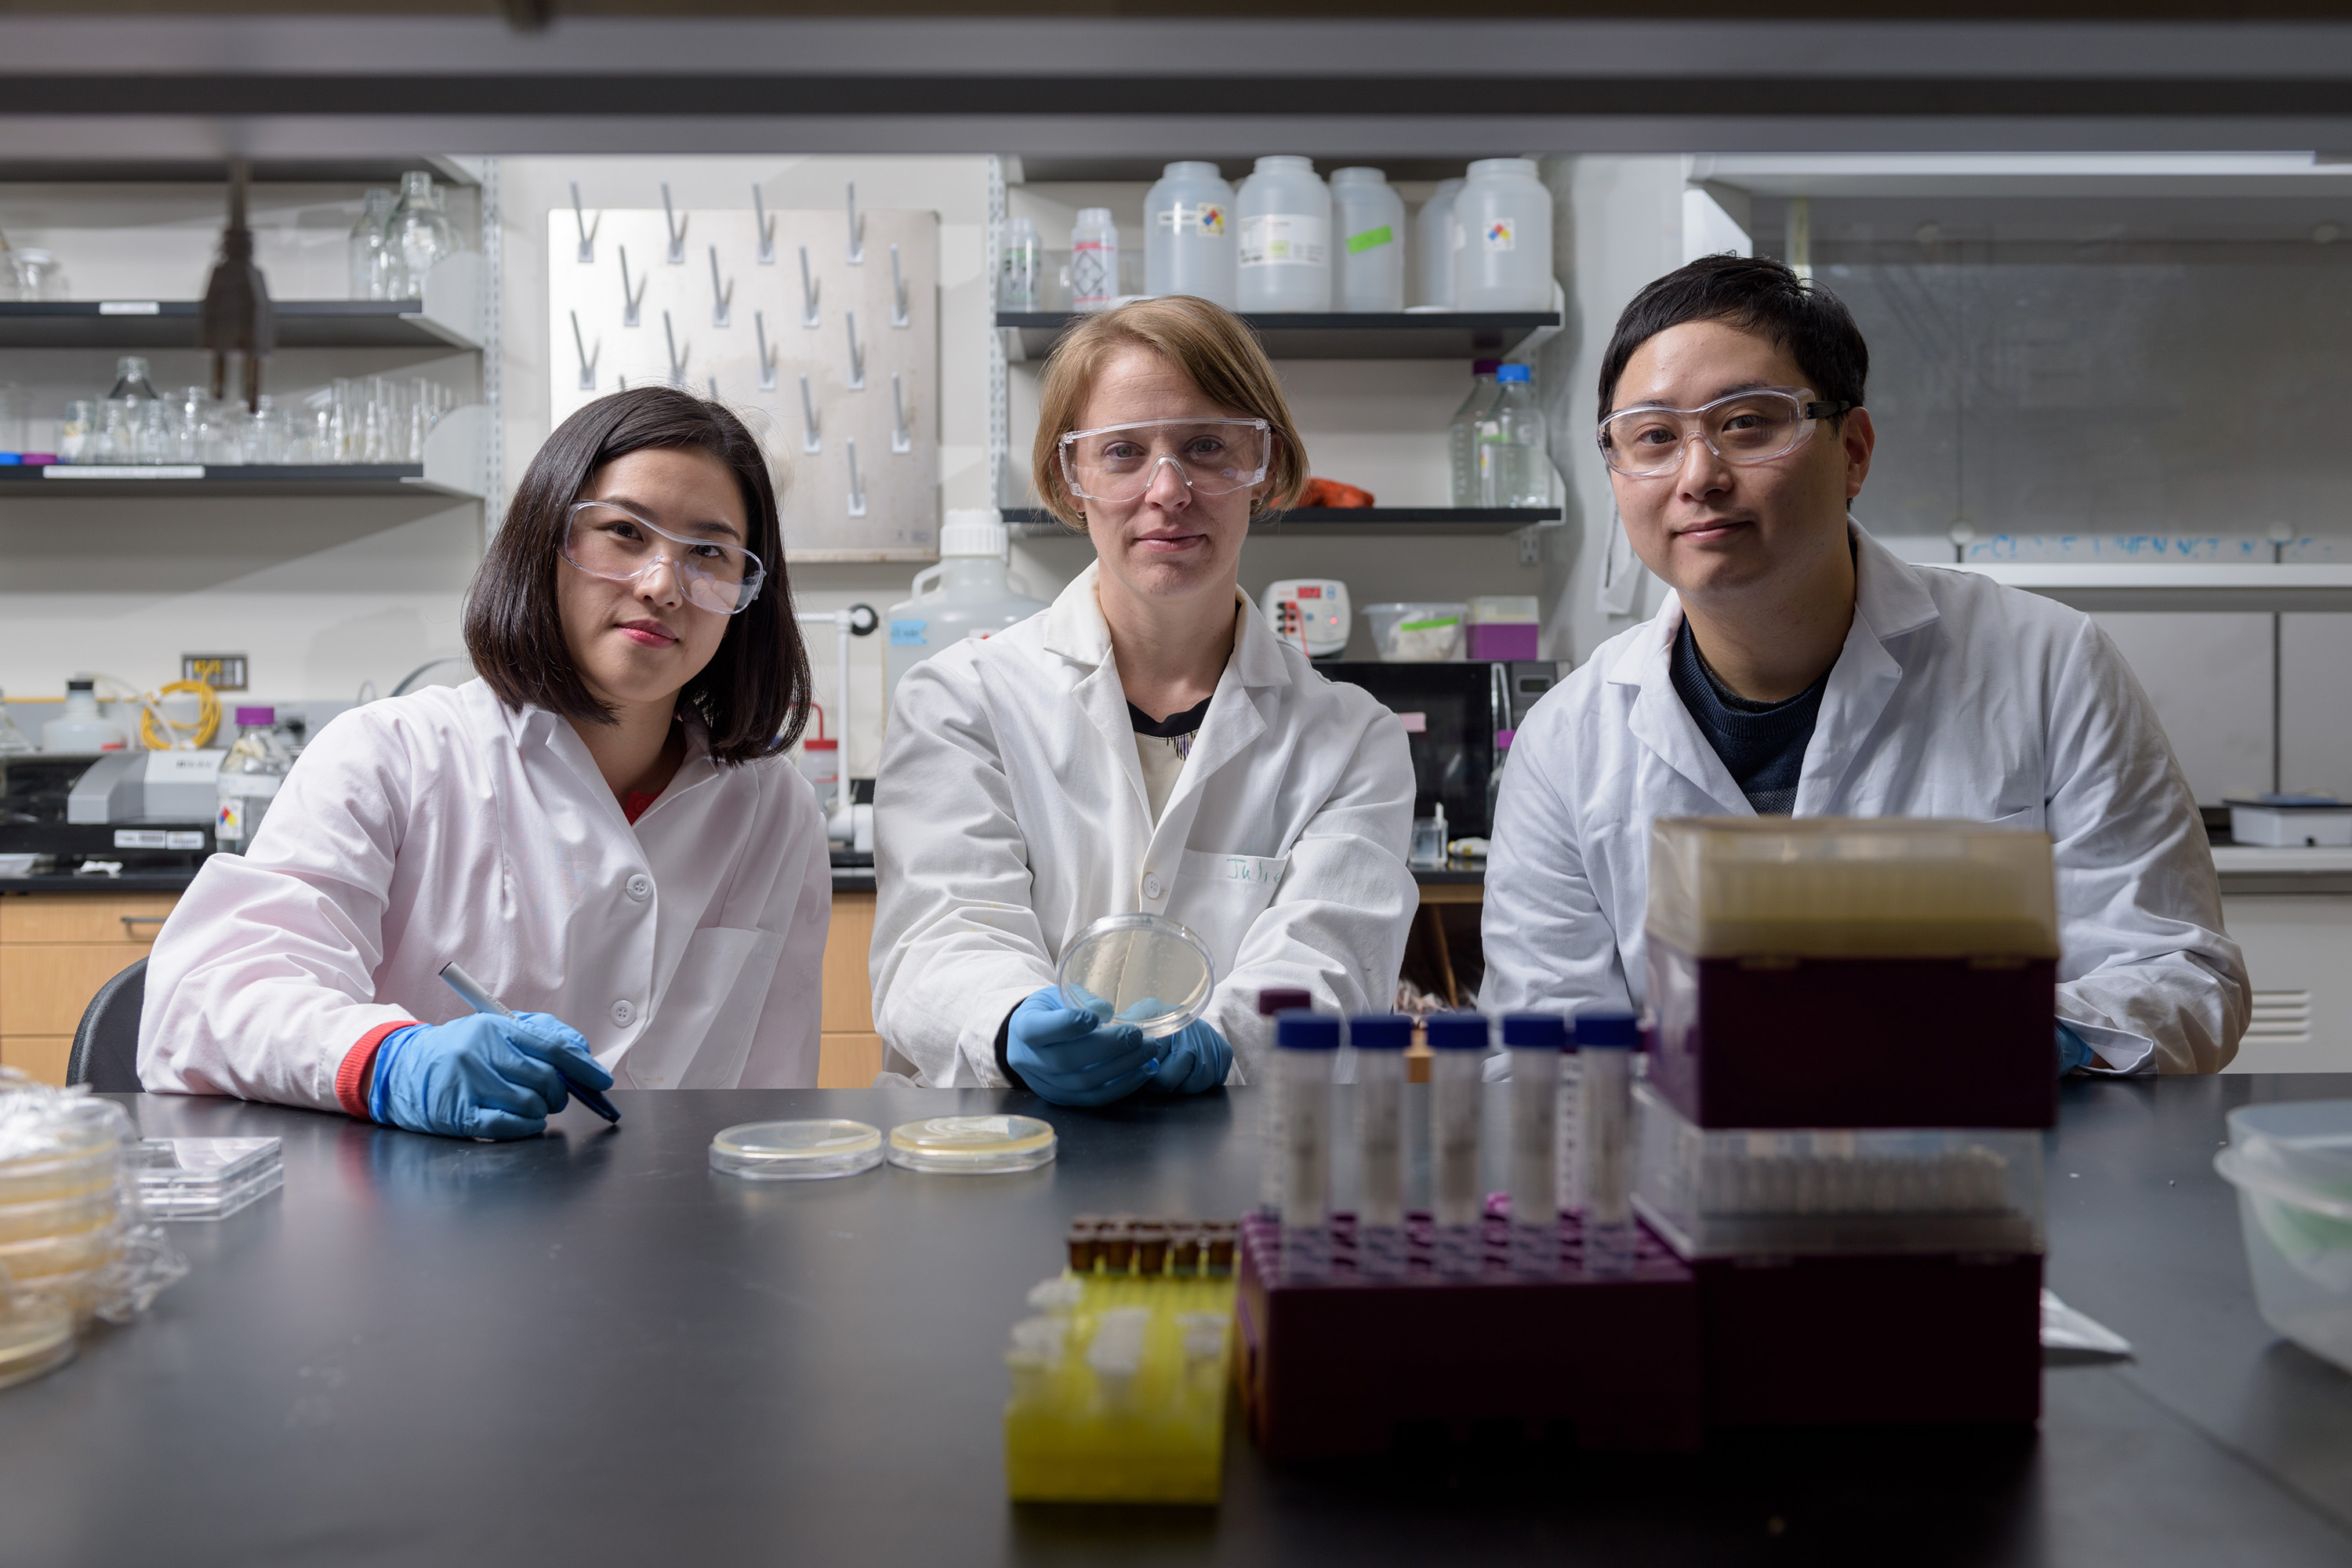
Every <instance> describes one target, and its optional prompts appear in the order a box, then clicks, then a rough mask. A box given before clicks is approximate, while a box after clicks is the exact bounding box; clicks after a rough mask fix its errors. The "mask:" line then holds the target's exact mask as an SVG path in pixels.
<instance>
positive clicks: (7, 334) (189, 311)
mask: <svg viewBox="0 0 2352 1568" xmlns="http://www.w3.org/2000/svg"><path fill="white" fill-rule="evenodd" d="M203 309H204V307H203V305H202V303H201V302H200V301H197V300H54V301H52V300H43V301H39V302H37V303H31V304H26V303H0V348H12V349H193V348H197V347H200V346H202V345H201V344H200V343H199V342H198V341H197V340H198V332H199V328H200V327H201V324H202V322H201V315H202V311H203ZM272 310H273V312H274V314H275V315H276V317H277V321H278V347H279V348H283V349H415V348H423V349H438V350H443V351H447V350H452V349H456V350H467V351H471V350H475V349H478V348H479V347H480V345H479V344H478V343H476V342H473V341H472V340H471V339H469V338H467V337H466V336H465V335H464V334H463V333H461V332H459V331H457V330H456V329H455V328H454V327H451V326H449V325H447V324H446V323H444V322H441V321H436V320H435V319H434V318H433V317H431V316H428V315H426V314H425V304H424V301H423V300H277V301H274V302H273V306H272Z"/></svg>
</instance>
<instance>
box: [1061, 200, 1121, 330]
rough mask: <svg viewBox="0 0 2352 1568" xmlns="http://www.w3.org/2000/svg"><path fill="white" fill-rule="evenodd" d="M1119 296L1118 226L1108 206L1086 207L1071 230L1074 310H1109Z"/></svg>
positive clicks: (1071, 306) (1071, 271)
mask: <svg viewBox="0 0 2352 1568" xmlns="http://www.w3.org/2000/svg"><path fill="white" fill-rule="evenodd" d="M1116 298H1118V225H1117V224H1115V223H1113V222H1112V221H1111V216H1110V209H1109V208H1108V207H1086V208H1083V209H1081V210H1080V212H1079V213H1078V221H1077V223H1076V226H1074V227H1073V228H1072V229H1071V230H1070V309H1072V310H1109V309H1110V304H1111V301H1112V300H1114V299H1116Z"/></svg>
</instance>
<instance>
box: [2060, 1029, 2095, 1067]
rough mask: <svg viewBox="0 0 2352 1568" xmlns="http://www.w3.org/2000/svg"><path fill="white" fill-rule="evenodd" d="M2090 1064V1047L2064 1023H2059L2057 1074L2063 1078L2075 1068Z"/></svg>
mask: <svg viewBox="0 0 2352 1568" xmlns="http://www.w3.org/2000/svg"><path fill="white" fill-rule="evenodd" d="M2091 1065H2092V1057H2091V1047H2089V1046H2088V1045H2085V1044H2084V1040H2083V1037H2082V1036H2080V1035H2078V1034H2076V1033H2075V1032H2074V1030H2072V1029H2070V1028H2068V1027H2067V1026H2065V1025H2063V1024H2061V1025H2059V1026H2058V1076H2059V1077H2060V1078H2064V1077H2065V1076H2066V1075H2067V1074H2068V1073H2070V1072H2073V1071H2074V1069H2075V1068H2086V1067H2089V1066H2091Z"/></svg>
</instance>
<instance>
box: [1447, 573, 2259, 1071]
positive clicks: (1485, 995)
mask: <svg viewBox="0 0 2352 1568" xmlns="http://www.w3.org/2000/svg"><path fill="white" fill-rule="evenodd" d="M1854 537H1855V539H1856V540H1857V549H1856V557H1855V564H1856V567H1857V578H1858V580H1857V584H1856V602H1855V605H1854V616H1853V626H1852V628H1851V629H1850V630H1849V631H1848V632H1847V634H1846V639H1845V647H1844V648H1843V651H1841V652H1840V654H1839V655H1838V660H1837V664H1836V666H1835V667H1834V668H1832V671H1831V673H1830V679H1829V686H1828V689H1826V690H1825V691H1824V692H1823V693H1822V706H1821V716H1820V719H1819V720H1818V721H1817V722H1816V723H1815V725H1814V729H1813V736H1812V740H1811V743H1810V744H1809V745H1808V746H1807V747H1806V749H1805V761H1804V770H1803V773H1802V774H1801V776H1800V779H1799V782H1798V785H1797V805H1796V815H1797V816H1954V817H1969V818H1973V819H1975V820H1977V821H1979V822H1990V823H1998V824H2000V825H2002V826H2012V827H2021V828H2027V827H2031V828H2041V829H2043V830H2045V831H2047V832H2048V833H2049V834H2050V836H2051V838H2052V839H2053V842H2054V845H2055V854H2056V859H2057V889H2058V924H2059V945H2060V949H2061V956H2060V958H2059V962H2058V1016H2059V1017H2060V1018H2062V1019H2063V1020H2064V1021H2065V1022H2067V1023H2068V1024H2069V1025H2071V1026H2074V1028H2075V1029H2076V1030H2077V1031H2078V1032H2080V1033H2081V1035H2082V1036H2083V1037H2084V1040H2085V1041H2087V1042H2088V1043H2089V1044H2090V1045H2091V1047H2093V1048H2094V1049H2095V1050H2096V1051H2098V1052H2099V1054H2100V1055H2101V1056H2102V1057H2103V1058H2105V1060H2106V1061H2107V1063H2108V1064H2109V1065H2110V1067H2112V1068H2115V1069H2116V1070H2118V1071H2124V1072H2134V1071H2140V1072H2147V1071H2157V1070H2159V1069H2160V1070H2162V1071H2165V1072H2212V1071H2216V1070H2218V1069H2219V1068H2221V1067H2222V1066H2223V1065H2224V1064H2226V1063H2227V1062H2228V1061H2229V1060H2230V1058H2231V1057H2232V1056H2234V1055H2235V1054H2236V1053H2237V1048H2238V1037H2239V1036H2241V1035H2242V1034H2243V1033H2244V1032H2245V1028H2246V1021H2247V1016H2248V1014H2249V1011H2250V1009H2251V1005H2252V994H2251V992H2250V990H2249V988H2248V985H2247V981H2246V967H2245V962H2244V960H2243V958H2242V956H2241V955H2240V953H2239V952H2238V946H2237V943H2235V942H2231V940H2230V939H2229V938H2228V937H2227V936H2225V935H2223V934H2222V931H2221V886H2220V882H2219V879H2217V877H2216V876H2215V874H2214V870H2213V859H2212V855H2211V853H2210V850H2209V849H2208V847H2207V845H2206V839H2205V830H2204V828H2203V826H2201V825H2200V821H2199V818H2198V815H2197V807H2196V805H2195V802H2194V801H2193V799H2192V798H2191V796H2190V795H2189V786H2188V784H2186V782H2185V781H2184V780H2183V779H2182V778H2181V775H2180V769H2179V764H2178V763H2175V762H2174V760H2173V756H2172V749H2171V746H2170V745H2169V743H2168V742H2167V741H2166V740H2165V737H2164V731H2163V729H2162V728H2161V727H2160V726H2159V725H2158V722H2157V719H2156V714H2155V711H2154V710H2152V709H2151V708H2150V707H2149V705H2148V701H2147V695H2146V694H2145V693H2144V692H2142V691H2141V689H2140V688H2139V683H2138V682H2137V680H2135V679H2133V678H2132V673H2131V671H2130V669H2129V668H2126V665H2125V663H2124V660H2123V658H2122V656H2121V655H2119V654H2118V653H2116V649H2115V645H2114V644H2112V643H2110V642H2109V641H2108V640H2107V637H2106V635H2105V633H2103V632H2102V631H2100V630H2099V628H2098V626H2096V625H2095V624H2094V623H2093V622H2092V620H2091V619H2090V617H2089V616H2084V615H2083V614H2082V613H2081V612H2079V611H2076V610H2071V609H2068V608H2066V607H2064V606H2063V605H2058V604H2056V603H2054V602H2053V601H2052V600H2049V599H2045V598H2041V597H2039V596H2037V595H2031V594H2025V593H2021V592H2019V591H2017V590H2015V589H2011V588H2005V587H2001V586H1999V585H1997V584H1993V583H1991V582H1989V581H1987V580H1986V579H1984V578H1982V577H1979V576H1974V575H1971V574H1968V573H1963V572H1952V571H1945V570H1939V569H1937V568H1935V567H1927V566H1914V565H1911V564H1909V563H1906V562H1904V561H1901V560H1899V559H1897V558H1896V557H1895V555H1894V554H1893V552H1890V551H1888V550H1887V549H1886V548H1885V546H1883V545H1881V544H1879V543H1878V542H1875V541H1874V540H1873V539H1872V538H1871V537H1870V536H1869V535H1868V534H1866V533H1863V532H1861V531H1859V530H1856V531H1855V534H1854ZM1681 624H1682V609H1681V605H1679V604H1678V603H1677V602H1676V601H1675V600H1674V599H1672V598H1669V599H1668V600H1667V602H1666V604H1665V605H1664V608H1663V609H1661V610H1660V612H1659V613H1658V615H1657V616H1655V617H1654V619H1652V620H1650V621H1647V622H1645V623H1643V625H1641V626H1635V627H1633V629H1632V630H1630V631H1626V632H1623V633H1621V634H1619V635H1618V636H1617V637H1612V638H1611V639H1610V640H1609V641H1608V642H1606V643H1604V644H1602V645H1601V647H1599V648H1598V649H1596V650H1595V651H1594V653H1593V655H1592V658H1591V659H1590V660H1588V661H1587V662H1586V663H1585V664H1584V665H1583V666H1582V667H1581V668H1579V669H1577V670H1576V672H1575V673H1574V674H1573V675H1571V676H1570V678H1569V679H1567V680H1565V681H1563V682H1561V683H1560V685H1559V687H1557V688H1555V689H1553V690H1552V691H1550V692H1549V693H1547V694H1546V695H1545V696H1544V698H1543V699H1542V700H1541V701H1539V702H1538V703H1537V704H1536V706H1535V709H1534V710H1533V711H1532V712H1531V713H1530V714H1529V715H1528V721H1527V722H1526V723H1525V724H1523V725H1522V726H1520V729H1519V732H1518V737H1517V741H1516V742H1514V743H1513V745H1512V747H1511V755H1510V761H1509V763H1508V764H1507V766H1506V767H1505V768H1504V771H1503V788H1502V796H1501V800H1500V803H1499V805H1498V806H1497V808H1496V825H1495V834H1494V850H1493V858H1492V859H1491V860H1490V861H1489V862H1488V866H1487V871H1486V912H1485V922H1484V930H1485V938H1486V983H1485V985H1484V988H1483V989H1482V991H1481V994H1480V1002H1481V1004H1482V1005H1484V1006H1486V1008H1487V1009H1489V1010H1490V1011H1511V1010H1515V1009H1518V1008H1555V1009H1556V1008H1560V1007H1577V1006H1583V1005H1597V1006H1614V1007H1623V1006H1628V1005H1631V1006H1634V1007H1639V1006H1641V1005H1643V1002H1644V1000H1645V998H1644V995H1643V991H1644V984H1645V980H1646V970H1645V967H1644V965H1645V942H1644V938H1643V915H1644V912H1645V910H1646V908H1647V904H1648V897H1649V878H1648V868H1649V850H1650V825H1651V824H1652V823H1653V822H1654V821H1655V820H1656V819H1658V818H1659V817H1668V816H1754V815H1755V813H1754V811H1753V809H1752V808H1751V807H1750V806H1749V805H1748V801H1747V798H1746V797H1745V796H1743V795H1741V794H1740V793H1739V788H1738V785H1737V784H1734V783H1733V782H1732V779H1731V774H1730V773H1729V771H1728V770H1727V769H1726V768H1725V767H1724V765H1723V763H1722V760H1721V759H1720V758H1718V757H1717V755H1716V753H1715V751H1714V748H1713V747H1711V746H1710V745H1708V743H1707V742H1706V737H1705V736H1704V735H1703V734H1701V733H1700V731H1699V728H1698V725H1697V723H1696V721H1693V719H1692V718H1691V716H1690V713H1689V712H1688V710H1685V708H1684V707H1683V703H1682V699H1681V698H1680V697H1679V696H1677V695H1676V694H1675V689H1674V684H1673V682H1672V680H1671V679H1669V678H1668V668H1669V663H1670V655H1671V652H1672V650H1673V647H1674V641H1675V632H1676V630H1677V629H1678V628H1679V627H1680V626H1681ZM1889 1048H1893V1049H1899V1048H1900V1042H1899V1041H1897V1042H1891V1043H1890V1047H1889Z"/></svg>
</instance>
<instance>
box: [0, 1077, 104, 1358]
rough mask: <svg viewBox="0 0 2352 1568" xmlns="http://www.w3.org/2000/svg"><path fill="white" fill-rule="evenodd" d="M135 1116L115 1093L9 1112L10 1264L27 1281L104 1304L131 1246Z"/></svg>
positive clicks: (15, 1277) (0, 1219)
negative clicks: (129, 1141) (109, 1277)
mask: <svg viewBox="0 0 2352 1568" xmlns="http://www.w3.org/2000/svg"><path fill="white" fill-rule="evenodd" d="M0 1112H5V1107H0ZM127 1120H128V1119H127V1118H125V1117H124V1116H123V1114H122V1110H121V1107H120V1106H117V1105H115V1104H114V1103H113V1102H112V1101H110V1100H89V1099H72V1100H68V1099H66V1098H64V1097H62V1096H58V1097H53V1098H49V1099H48V1100H47V1103H45V1104H42V1105H40V1106H39V1107H37V1108H34V1107H29V1106H28V1107H26V1108H23V1110H21V1112H20V1113H19V1114H16V1115H14V1116H9V1115H5V1114H0V1269H5V1270H6V1271H7V1278H8V1279H10V1280H12V1281H14V1282H15V1284H16V1286H17V1287H18V1289H21V1290H26V1291H41V1292H47V1293H48V1294H50V1295H53V1296H56V1297H58V1298H59V1299H61V1300H64V1301H65V1302H66V1303H67V1304H68V1305H69V1306H71V1307H73V1308H74V1309H76V1310H84V1311H86V1310H90V1309H91V1308H92V1307H94V1306H95V1305H96V1302H97V1298H98V1293H99V1289H100V1276H101V1275H103V1274H104V1273H105V1271H106V1269H107V1268H108V1266H109V1265H110V1264H112V1263H113V1262H114V1260H115V1258H116V1256H117V1255H118V1254H119V1253H120V1252H121V1247H122V1229H123V1226H122V1219H123V1215H122V1214H121V1203H122V1200H121V1192H120V1189H119V1187H118V1185H117V1181H118V1177H119V1175H120V1173H121V1163H122V1142H123V1133H124V1131H125V1130H126V1124H127ZM0 1375H5V1373H0Z"/></svg>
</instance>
